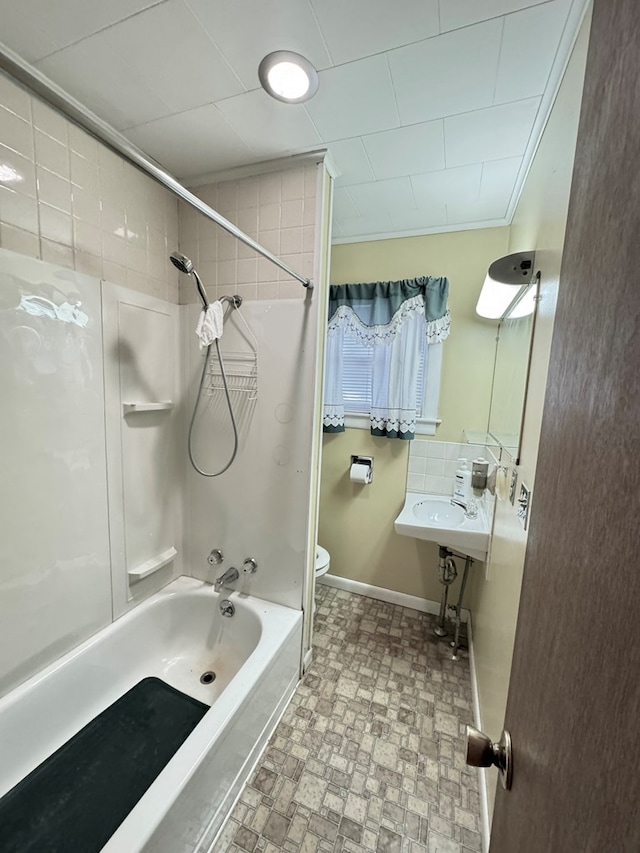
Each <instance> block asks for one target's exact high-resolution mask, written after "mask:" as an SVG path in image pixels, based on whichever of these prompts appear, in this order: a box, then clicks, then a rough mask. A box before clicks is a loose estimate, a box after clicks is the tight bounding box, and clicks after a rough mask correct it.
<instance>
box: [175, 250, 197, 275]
mask: <svg viewBox="0 0 640 853" xmlns="http://www.w3.org/2000/svg"><path fill="white" fill-rule="evenodd" d="M169 258H170V259H171V263H172V264H173V265H174V267H177V268H178V269H179V270H180V272H183V273H186V274H187V275H189V273H192V272H193V262H192V261H191V259H190V258H188V257H187V256H186V255H181V254H180V252H171V254H170V255H169Z"/></svg>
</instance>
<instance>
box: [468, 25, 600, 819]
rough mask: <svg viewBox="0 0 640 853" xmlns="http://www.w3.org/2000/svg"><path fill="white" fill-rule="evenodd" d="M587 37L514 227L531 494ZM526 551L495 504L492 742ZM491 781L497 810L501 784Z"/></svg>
mask: <svg viewBox="0 0 640 853" xmlns="http://www.w3.org/2000/svg"><path fill="white" fill-rule="evenodd" d="M588 32H589V21H588V20H586V21H585V23H584V25H583V27H582V30H581V32H580V35H579V37H578V41H577V42H576V46H575V48H574V51H573V55H572V57H571V61H570V63H569V66H568V68H567V71H566V74H565V77H564V80H563V82H562V86H561V88H560V91H559V94H558V98H557V100H556V103H555V106H554V108H553V111H552V113H551V117H550V119H549V123H548V125H547V127H546V130H545V133H544V136H543V138H542V141H541V143H540V147H539V149H538V152H537V154H536V157H535V160H534V162H533V165H532V168H531V171H530V172H529V176H528V178H527V181H526V184H525V187H524V190H523V193H522V196H521V198H520V202H519V204H518V207H517V209H516V213H515V216H514V219H513V224H512V226H511V239H510V242H509V251H510V252H520V251H524V250H526V249H535V250H536V253H537V254H536V266H537V267H538V268H539V269H540V270H541V273H542V279H541V297H542V298H541V301H540V303H539V311H538V317H537V321H536V328H535V336H534V344H533V352H532V363H531V375H530V379H529V389H528V398H527V408H526V415H525V423H524V431H523V437H522V452H521V464H520V467H519V471H518V489H519V488H520V482H524V483H525V484H526V485H527V486H529V487H532V486H533V485H534V480H535V471H536V461H537V456H538V443H539V439H540V423H541V420H542V408H543V403H544V392H545V386H546V381H547V368H548V365H549V353H550V348H551V335H552V332H553V321H554V316H555V306H556V299H557V290H558V277H559V273H560V262H561V259H562V247H563V244H564V232H565V226H566V219H567V209H568V204H569V193H570V188H571V172H572V168H573V158H574V151H575V142H576V136H577V130H578V117H579V111H580V99H581V96H582V83H583V78H584V67H585V62H586V51H587V43H588ZM560 286H562V283H560ZM533 500H534V501H535V491H534V493H533ZM525 548H526V534H525V532H524V531H523V529H522V526H521V524H520V522H519V520H518V519H517V516H516V510H515V509H514V507H512V506H511V504H510V503H509V502H508V501H505V502H498V503H497V505H496V516H495V524H494V534H493V543H492V552H491V561H490V563H489V565H488V566H487V573H486V576H485V575H483V574H482V573H481V572H479V573H476V574H475V576H474V578H473V579H472V585H471V595H470V598H469V606H470V608H471V612H472V624H473V638H474V650H475V657H476V671H477V677H478V689H479V697H480V711H481V717H482V726H483V729H484V730H485V731H486V732H487V734H489V735H491V736H492V737H493V738H495V739H497V738H498V736H499V734H500V731H501V729H502V725H503V720H504V713H505V709H506V702H507V693H508V690H509V676H510V671H511V659H512V655H513V645H514V637H515V630H516V622H517V617H518V604H519V600H520V587H521V583H522V570H523V565H524V555H525ZM487 778H488V779H489V780H490V790H489V794H490V811H492V810H493V797H494V794H495V791H494V784H495V781H496V778H497V777H496V775H495V774H490V775H489V776H488V777H487Z"/></svg>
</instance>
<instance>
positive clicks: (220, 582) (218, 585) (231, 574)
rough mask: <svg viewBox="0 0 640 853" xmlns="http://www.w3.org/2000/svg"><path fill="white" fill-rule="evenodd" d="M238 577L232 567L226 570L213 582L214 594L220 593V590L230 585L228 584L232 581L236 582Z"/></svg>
mask: <svg viewBox="0 0 640 853" xmlns="http://www.w3.org/2000/svg"><path fill="white" fill-rule="evenodd" d="M239 577H240V574H239V572H238V570H237V569H234V567H233V566H231V567H230V568H228V569H227V571H226V572H225V573H224V574H222V575H220V577H219V578H216V579H215V582H214V584H213V588H214V590H215V592H220V590H221V589H222V588H223V587H224V586H227V584H230V583H233V582H234V581H237V580H238V578H239Z"/></svg>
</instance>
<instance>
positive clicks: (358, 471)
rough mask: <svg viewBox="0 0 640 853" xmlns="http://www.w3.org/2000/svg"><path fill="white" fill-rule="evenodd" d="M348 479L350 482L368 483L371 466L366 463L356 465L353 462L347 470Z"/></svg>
mask: <svg viewBox="0 0 640 853" xmlns="http://www.w3.org/2000/svg"><path fill="white" fill-rule="evenodd" d="M349 479H350V480H351V482H352V483H370V482H371V468H370V467H369V466H368V465H358V464H357V463H356V462H354V463H353V465H352V466H351V470H350V471H349Z"/></svg>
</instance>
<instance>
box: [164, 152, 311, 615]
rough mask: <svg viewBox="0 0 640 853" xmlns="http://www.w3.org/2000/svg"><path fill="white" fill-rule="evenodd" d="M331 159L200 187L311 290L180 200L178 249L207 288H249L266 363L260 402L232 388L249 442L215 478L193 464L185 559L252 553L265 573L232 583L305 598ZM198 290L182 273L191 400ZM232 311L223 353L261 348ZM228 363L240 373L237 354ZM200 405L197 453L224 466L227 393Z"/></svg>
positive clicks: (201, 570)
mask: <svg viewBox="0 0 640 853" xmlns="http://www.w3.org/2000/svg"><path fill="white" fill-rule="evenodd" d="M322 160H323V158H322V157H317V158H316V159H315V160H314V161H309V159H306V158H305V160H304V161H303V162H302V163H301V164H300V165H292V167H291V168H288V169H283V170H281V171H272V172H269V173H267V174H263V175H259V176H253V177H247V178H242V179H240V180H231V181H224V182H222V183H219V184H217V185H208V186H200V187H197V188H195V190H194V191H195V192H196V193H197V194H198V195H199V196H200V197H201V198H202V199H203V200H204V201H206V202H208V203H209V204H211V205H212V206H214V207H215V208H216V209H217V210H219V211H220V213H222V215H223V216H226V217H227V218H228V219H230V220H231V221H233V222H236V223H238V225H239V227H240V228H241V229H243V230H244V231H245V233H247V234H248V235H249V236H251V237H253V238H254V239H257V240H258V242H259V243H261V244H262V245H264V246H265V247H266V248H268V249H270V250H271V251H272V252H274V253H275V254H276V255H278V256H279V257H280V258H282V260H284V261H285V262H286V263H288V264H289V266H291V267H292V268H293V269H294V270H296V272H300V273H302V274H303V275H305V276H308V277H311V278H312V279H313V280H314V282H315V285H316V286H315V289H314V290H313V291H311V292H308V291H306V290H305V288H304V287H303V286H302V285H301V284H300V283H299V282H298V281H296V280H294V279H292V278H291V277H290V276H288V275H287V274H286V273H284V272H282V271H280V270H279V269H278V267H276V266H275V265H273V264H271V263H270V262H269V261H266V260H264V259H261V258H258V257H257V256H256V255H255V253H254V252H253V251H251V250H250V249H248V248H247V247H245V246H244V245H243V244H242V243H240V242H239V241H237V240H235V239H234V238H232V237H229V236H228V235H227V234H226V233H225V232H223V231H222V230H221V229H220V228H218V227H216V226H214V225H213V224H212V223H209V222H208V221H207V220H206V219H205V218H204V217H201V216H199V215H198V214H195V213H193V212H192V211H191V210H190V209H187V208H186V206H183V205H181V206H180V250H181V251H182V252H184V254H186V255H187V256H189V257H190V258H191V259H192V260H193V261H194V264H195V265H196V266H197V269H198V272H199V273H200V275H201V277H202V280H203V283H204V285H205V287H206V290H207V294H208V296H209V298H210V299H215V298H219V297H220V296H222V295H223V294H233V293H238V294H240V295H241V296H242V297H243V300H244V301H243V305H242V308H241V313H242V316H243V317H244V319H245V320H246V321H247V323H248V324H249V326H250V328H251V331H252V332H253V334H254V335H255V336H256V339H257V367H258V397H257V400H256V401H255V403H251V402H249V401H248V400H247V399H246V395H245V396H243V394H242V392H233V391H232V392H231V396H232V401H233V403H234V405H235V407H236V410H237V414H238V419H239V422H240V423H239V427H240V428H239V432H240V449H239V452H238V457H237V459H236V461H235V462H234V464H233V466H232V467H231V469H230V470H229V471H228V472H227V473H225V474H223V475H221V476H220V477H216V478H212V479H206V478H204V477H202V476H200V475H198V474H196V473H195V472H194V471H193V470H191V468H188V471H187V485H186V491H187V494H186V501H187V504H186V512H185V518H186V522H185V523H186V531H185V532H186V543H187V544H186V547H187V552H186V555H187V563H188V564H189V565H190V566H191V571H192V573H193V574H194V576H196V577H199V578H201V579H203V580H209V581H211V580H212V579H214V577H215V576H216V575H217V574H221V572H222V570H224V569H225V568H227V567H228V566H230V565H234V566H236V567H238V568H241V567H242V562H243V560H244V559H245V558H246V557H254V558H255V559H256V560H257V562H258V565H259V568H258V571H257V573H256V574H255V575H250V576H244V577H241V580H240V582H239V584H234V586H235V587H239V588H241V589H245V590H246V591H250V592H251V594H252V595H257V596H259V597H261V598H265V599H267V600H269V601H273V602H275V603H278V604H284V605H286V606H289V607H295V608H297V609H300V607H301V606H302V596H303V591H304V589H303V588H304V577H305V569H307V568H308V567H309V565H310V564H311V562H312V561H313V559H314V556H315V555H314V553H313V549H311V548H310V547H308V541H307V540H308V530H309V524H311V525H312V526H313V527H314V528H315V517H316V506H315V491H316V490H314V489H313V488H312V483H313V477H314V470H313V467H314V466H313V456H312V447H313V444H314V441H315V442H316V443H319V440H320V434H319V420H320V419H319V417H316V415H315V391H316V387H317V382H319V381H320V370H321V365H320V366H319V365H318V363H317V362H318V358H317V354H318V347H319V340H320V334H319V333H320V325H319V323H320V321H321V320H324V316H325V311H326V298H327V296H326V287H325V286H323V283H322V281H320V279H321V277H322V276H321V267H322V265H321V262H320V258H321V255H322V251H323V248H322V245H323V240H322V237H321V235H322V232H323V229H322V225H321V223H322V221H323V218H324V216H325V214H326V212H327V210H326V208H327V205H326V198H327V194H326V193H325V192H324V190H323V188H324V187H326V181H327V180H328V177H327V175H326V172H325V167H324V164H323V162H322ZM196 299H197V295H196V290H195V288H194V286H193V282H192V281H191V280H190V279H188V278H186V277H184V279H183V281H182V283H181V301H184V302H190V303H192V304H190V305H188V306H185V308H184V309H183V311H184V317H183V321H184V324H185V325H184V326H183V340H184V341H185V350H184V351H183V363H184V364H185V366H186V371H187V376H186V382H187V388H188V389H189V401H188V405H189V408H191V406H192V405H193V402H194V400H195V391H196V387H197V382H198V378H199V375H200V371H201V369H202V354H201V353H200V352H199V350H198V346H197V341H196V337H195V335H194V334H193V329H194V327H195V323H196V320H197V317H198V313H199V310H200V308H199V305H198V304H197V303H196ZM227 316H228V321H227V323H226V326H225V333H224V336H223V338H222V340H221V348H222V351H223V355H224V353H225V352H226V353H232V352H234V351H235V352H238V351H242V352H249V351H251V350H252V349H254V348H255V344H253V342H251V340H250V336H249V335H248V334H247V333H246V331H245V330H244V327H243V325H242V323H241V321H240V320H239V318H238V317H237V315H236V314H235V312H233V311H231V310H230V309H228V310H227ZM212 359H213V360H215V354H212ZM228 362H229V363H228V370H229V372H230V373H231V372H232V371H233V365H232V359H231V358H229V359H228ZM202 411H203V417H202V420H201V421H200V424H199V427H198V428H197V429H196V439H195V442H194V447H195V451H196V456H197V459H198V462H199V464H200V465H201V466H203V467H205V468H206V469H207V470H210V471H215V470H218V469H219V468H220V467H222V465H223V464H224V462H225V461H226V460H227V459H228V458H229V455H230V453H231V450H232V442H231V428H230V424H229V420H228V415H227V414H226V403H225V401H224V396H223V394H222V392H220V391H217V392H214V395H213V397H209V398H207V400H206V402H205V405H204V406H203V410H202ZM187 464H188V463H187ZM212 548H221V549H222V551H223V552H224V555H225V558H226V560H225V563H224V564H223V565H222V566H215V567H213V568H212V567H210V566H209V565H208V563H207V555H208V554H209V552H210V551H211V549H212Z"/></svg>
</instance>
